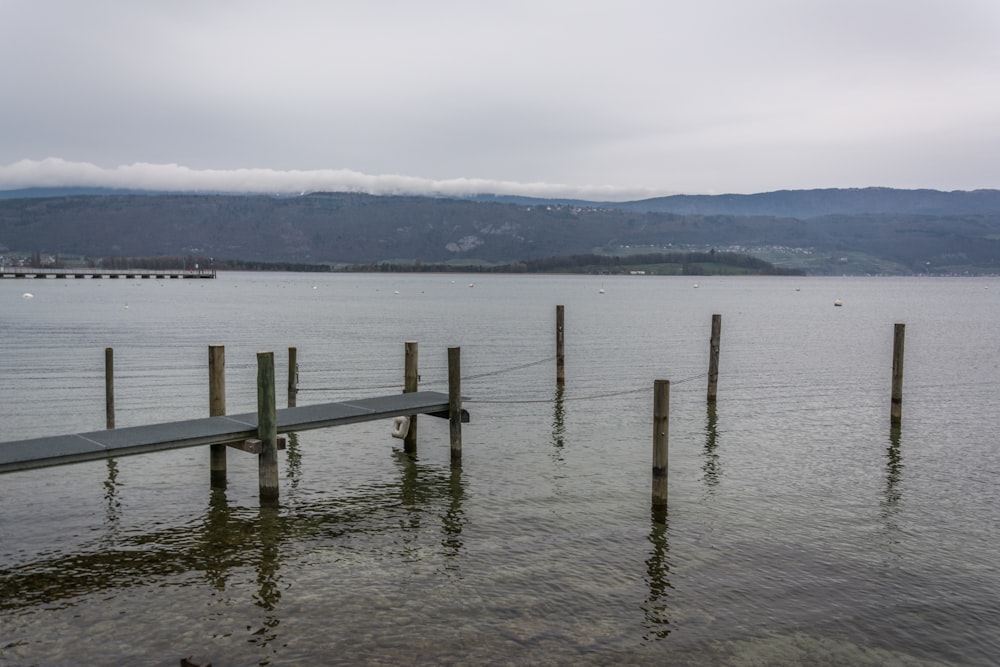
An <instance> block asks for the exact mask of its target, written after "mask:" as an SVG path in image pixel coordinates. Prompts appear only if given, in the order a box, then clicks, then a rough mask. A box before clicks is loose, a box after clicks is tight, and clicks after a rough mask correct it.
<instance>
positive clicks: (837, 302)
mask: <svg viewBox="0 0 1000 667" xmlns="http://www.w3.org/2000/svg"><path fill="white" fill-rule="evenodd" d="M833 305H835V306H843V305H844V302H843V301H841V300H840V299H837V300H836V301H834V302H833Z"/></svg>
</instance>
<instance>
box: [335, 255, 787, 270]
mask: <svg viewBox="0 0 1000 667" xmlns="http://www.w3.org/2000/svg"><path fill="white" fill-rule="evenodd" d="M660 265H675V266H679V267H680V271H679V273H681V274H683V275H707V274H711V273H721V272H722V271H719V270H717V268H714V267H719V266H725V267H730V268H733V269H737V270H739V272H740V273H748V274H756V275H770V276H800V275H803V272H802V271H800V270H798V269H783V268H780V267H776V266H774V265H773V264H771V263H770V262H765V261H764V260H762V259H758V258H756V257H752V256H750V255H744V254H741V253H734V252H715V251H714V250H712V251H709V252H683V253H681V252H677V253H646V254H638V255H593V254H586V255H567V256H563V257H545V258H541V259H529V260H523V261H520V262H512V263H510V264H497V265H471V266H470V265H458V264H433V263H430V264H428V263H423V262H412V263H409V262H369V263H365V264H352V265H350V266H347V267H344V268H342V269H339V270H342V271H356V272H383V273H629V272H631V271H635V270H642V267H650V269H651V270H652V271H655V267H656V266H660ZM729 272H730V273H731V271H729Z"/></svg>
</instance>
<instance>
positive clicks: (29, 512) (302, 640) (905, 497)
mask: <svg viewBox="0 0 1000 667" xmlns="http://www.w3.org/2000/svg"><path fill="white" fill-rule="evenodd" d="M695 281H697V288H695V285H694V282H695ZM601 290H603V293H602V291H601ZM27 292H30V293H31V294H32V295H33V298H25V297H24V296H23V295H24V294H25V293H27ZM837 299H841V300H842V301H843V307H834V301H835V300H837ZM557 304H563V305H565V322H566V333H565V340H566V386H565V389H564V390H563V391H562V392H559V391H558V390H557V388H556V383H555V361H554V359H553V357H554V354H555V307H556V305H557ZM713 313H718V314H721V316H722V343H721V363H720V374H719V389H718V401H717V403H716V404H715V406H714V407H709V406H708V405H706V400H705V394H706V382H707V381H706V379H705V377H704V375H705V373H706V371H707V366H708V352H709V345H708V340H709V334H710V330H711V318H712V314H713ZM896 322H903V323H905V324H906V348H905V353H906V358H905V381H904V398H903V423H902V428H901V429H900V430H898V431H896V432H893V431H892V430H891V429H890V426H889V407H890V400H889V399H890V380H891V358H892V338H893V325H894V323H896ZM997 322H1000V280H998V279H995V278H951V279H929V278H813V277H809V278H799V277H794V278H792V277H788V278H765V277H700V278H681V277H653V276H629V277H608V276H513V275H498V276H492V275H402V274H378V275H374V274H365V275H361V274H263V273H223V274H220V275H219V277H218V279H217V280H190V281H189V280H173V281H171V280H159V281H157V280H72V279H68V280H14V279H4V280H2V281H0V334H2V337H0V370H2V378H3V381H2V382H0V420H2V424H3V426H4V434H3V436H2V437H0V440H5V441H7V440H17V439H23V438H32V437H38V436H43V435H54V434H61V433H76V432H85V431H91V430H97V429H101V428H103V427H104V418H105V411H104V375H103V373H104V348H106V347H113V348H114V350H115V372H116V379H115V394H116V402H117V414H116V421H117V426H118V427H119V428H120V427H124V426H133V425H140V424H146V423H155V422H164V421H174V420H180V419H189V418H198V417H203V416H206V415H207V414H208V364H207V358H208V355H207V348H208V346H209V345H213V344H220V345H225V347H226V373H227V375H226V382H227V402H228V406H227V407H228V411H229V412H230V413H237V412H250V411H254V410H256V388H255V379H256V372H257V369H256V352H257V351H261V350H271V351H274V352H275V358H276V369H277V372H276V375H277V377H278V384H279V387H278V391H277V394H278V397H279V407H283V406H284V395H285V394H284V378H285V377H286V375H285V374H286V368H287V358H288V352H287V350H288V347H289V346H295V347H296V348H297V349H298V362H299V382H300V388H301V392H300V393H299V395H298V404H299V405H307V404H309V403H319V402H326V401H336V400H347V399H352V398H361V397H366V396H377V395H384V394H390V393H395V392H396V391H399V390H400V389H401V387H402V380H403V362H404V354H403V352H404V342H405V341H410V340H412V341H418V342H419V354H420V374H421V388H426V389H437V390H442V391H444V390H446V386H447V384H446V379H447V348H448V347H450V346H460V347H461V349H462V375H463V386H462V393H463V395H464V396H465V397H466V398H467V401H466V403H465V407H466V408H467V409H468V410H469V412H470V413H471V417H472V419H471V422H470V423H469V424H466V425H464V428H463V439H464V443H463V459H462V462H461V465H460V466H452V465H451V464H450V461H449V447H448V423H447V421H446V420H441V419H435V418H432V417H421V418H420V419H419V445H418V451H417V454H416V455H415V456H410V455H408V454H406V453H404V452H403V451H402V441H400V440H396V439H393V438H392V437H391V436H390V431H391V429H392V422H391V421H377V422H370V423H364V424H355V425H350V426H342V427H338V428H332V429H323V430H315V431H306V432H302V433H298V434H291V435H290V438H289V441H290V442H289V448H288V449H287V450H286V451H284V452H282V453H280V454H279V457H280V461H279V465H280V475H281V478H280V485H281V489H280V493H281V498H280V505H279V506H278V507H277V508H274V507H264V508H262V507H261V506H260V504H259V503H258V499H257V469H256V460H255V458H256V457H255V456H253V455H251V454H246V453H243V452H239V451H236V450H229V453H228V461H229V464H228V465H229V477H228V485H227V487H226V488H225V489H214V490H213V489H211V488H210V484H209V469H208V451H207V448H191V449H183V450H175V451H170V452H162V453H157V454H149V455H144V456H136V457H124V458H120V459H116V460H111V461H101V462H92V463H81V464H75V465H70V466H62V467H57V468H49V469H42V470H33V471H24V472H17V473H9V474H5V475H3V476H2V477H0V614H2V619H3V622H2V624H0V665H79V664H144V665H164V666H166V665H176V664H178V661H179V659H180V658H181V657H184V656H189V655H190V656H193V657H194V659H195V661H199V662H209V661H210V662H211V663H212V664H213V665H214V666H215V667H225V666H229V665H264V664H273V665H298V664H301V665H306V664H308V665H316V664H374V665H398V664H567V665H568V664H573V665H578V664H637V665H644V664H672V665H673V664H676V665H760V664H768V665H798V664H812V665H886V664H893V665H992V664H996V661H997V655H1000V633H998V632H997V628H1000V602H998V600H1000V572H998V568H997V566H996V553H997V549H998V547H1000V521H998V518H997V517H998V515H1000V485H998V481H1000V452H998V447H997V443H998V441H1000V419H998V417H997V415H998V414H1000V346H998V345H997V333H996V324H997ZM657 379H667V380H671V383H672V386H671V414H670V470H669V494H670V500H669V511H667V512H663V511H659V510H658V509H654V508H651V503H650V494H651V481H650V479H651V477H650V468H651V457H652V394H653V383H654V381H655V380H657Z"/></svg>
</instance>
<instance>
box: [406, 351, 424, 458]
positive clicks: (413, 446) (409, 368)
mask: <svg viewBox="0 0 1000 667" xmlns="http://www.w3.org/2000/svg"><path fill="white" fill-rule="evenodd" d="M403 349H404V356H405V359H404V362H403V366H404V369H403V393H404V394H409V393H412V392H414V391H417V387H418V386H419V384H420V373H419V371H418V366H417V359H418V356H417V343H416V341H412V340H410V341H406V342H405V343H404V344H403ZM403 451H406V452H409V453H410V454H413V453H415V452H416V451H417V416H416V415H410V428H409V430H407V431H406V437H405V438H403Z"/></svg>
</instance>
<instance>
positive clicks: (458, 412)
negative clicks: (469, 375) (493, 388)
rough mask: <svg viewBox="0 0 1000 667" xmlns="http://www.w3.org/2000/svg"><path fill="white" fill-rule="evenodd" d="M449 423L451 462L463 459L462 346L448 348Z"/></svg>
mask: <svg viewBox="0 0 1000 667" xmlns="http://www.w3.org/2000/svg"><path fill="white" fill-rule="evenodd" d="M448 425H449V433H450V435H451V462H452V463H459V462H461V460H462V348H460V347H449V348H448Z"/></svg>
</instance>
